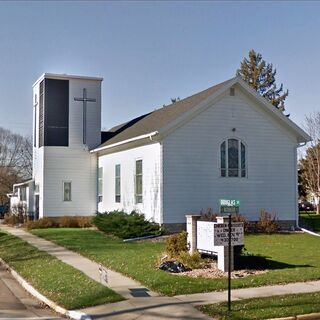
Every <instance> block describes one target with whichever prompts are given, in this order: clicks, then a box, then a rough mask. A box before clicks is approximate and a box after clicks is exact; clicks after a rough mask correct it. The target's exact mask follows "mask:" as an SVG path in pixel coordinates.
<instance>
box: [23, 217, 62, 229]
mask: <svg viewBox="0 0 320 320" xmlns="http://www.w3.org/2000/svg"><path fill="white" fill-rule="evenodd" d="M24 227H25V228H27V229H29V230H30V229H47V228H57V227H59V224H58V223H57V222H56V221H54V220H52V219H50V218H48V217H45V218H42V219H39V220H34V221H28V222H26V223H25V224H24Z"/></svg>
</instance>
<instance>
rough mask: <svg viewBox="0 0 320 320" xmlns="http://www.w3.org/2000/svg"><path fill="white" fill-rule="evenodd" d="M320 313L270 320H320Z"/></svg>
mask: <svg viewBox="0 0 320 320" xmlns="http://www.w3.org/2000/svg"><path fill="white" fill-rule="evenodd" d="M319 319H320V313H319V312H318V313H309V314H301V315H298V316H293V317H285V318H273V319H269V320H319Z"/></svg>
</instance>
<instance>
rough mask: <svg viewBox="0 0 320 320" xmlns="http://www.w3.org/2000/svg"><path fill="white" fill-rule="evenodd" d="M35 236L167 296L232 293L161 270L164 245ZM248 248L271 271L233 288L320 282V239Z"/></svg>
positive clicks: (220, 283)
mask: <svg viewBox="0 0 320 320" xmlns="http://www.w3.org/2000/svg"><path fill="white" fill-rule="evenodd" d="M32 233H33V234H35V235H38V236H41V237H44V238H46V239H48V240H52V241H53V242H56V243H57V244H59V245H62V246H64V247H67V248H69V249H71V250H73V251H76V252H78V253H80V254H82V255H84V256H86V257H88V258H90V259H92V260H94V261H96V262H99V263H102V264H104V265H105V266H107V267H109V268H111V269H113V270H115V271H118V272H121V273H123V274H126V275H128V276H130V277H132V278H134V279H136V280H138V281H140V282H141V283H143V284H144V285H146V286H147V287H149V288H150V289H152V290H155V291H157V292H159V293H162V294H165V295H178V294H190V293H197V292H208V291H218V290H224V289H227V280H226V279H205V278H198V279H195V278H190V277H186V276H178V275H173V274H169V273H166V272H164V271H161V270H158V269H157V267H156V260H157V257H159V256H160V255H161V253H162V252H163V251H164V244H163V243H159V242H158V243H152V242H147V241H143V242H129V243H124V242H122V240H117V239H112V238H111V237H108V236H106V235H104V234H102V233H101V232H98V231H94V230H88V229H62V228H61V229H38V230H33V231H32ZM245 244H246V248H247V250H248V251H250V252H253V253H255V254H260V255H263V256H266V257H267V259H268V264H269V268H270V269H269V271H268V272H267V273H266V274H261V275H256V276H249V277H246V278H241V279H234V280H232V286H233V288H244V287H257V286H263V285H270V284H279V283H288V282H297V281H308V280H316V279H320V256H319V254H318V252H319V246H320V238H317V237H313V236H310V235H307V234H275V235H250V236H246V237H245Z"/></svg>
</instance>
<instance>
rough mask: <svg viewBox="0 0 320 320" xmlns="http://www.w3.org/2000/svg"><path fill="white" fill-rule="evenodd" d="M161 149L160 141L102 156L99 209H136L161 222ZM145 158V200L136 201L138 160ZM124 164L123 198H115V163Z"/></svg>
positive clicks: (122, 172)
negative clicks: (135, 183) (136, 164)
mask: <svg viewBox="0 0 320 320" xmlns="http://www.w3.org/2000/svg"><path fill="white" fill-rule="evenodd" d="M160 150H161V146H160V144H159V143H155V144H151V145H146V146H142V147H137V148H133V149H130V150H125V151H121V152H117V153H113V154H109V155H103V156H100V157H99V160H98V162H99V165H98V166H99V167H103V201H102V202H100V203H99V205H98V209H99V212H104V211H111V210H117V209H119V210H121V209H123V210H125V211H126V212H131V211H132V210H137V211H138V212H141V213H143V214H145V217H146V218H147V219H152V220H154V221H155V222H158V223H161V222H162V221H161V215H160V211H161V209H160V204H161V202H160V199H161V195H160ZM138 159H142V161H143V169H142V170H143V178H142V179H143V183H142V184H143V203H141V204H135V194H134V179H135V161H136V160H138ZM117 164H120V165H121V202H120V203H116V202H115V165H117Z"/></svg>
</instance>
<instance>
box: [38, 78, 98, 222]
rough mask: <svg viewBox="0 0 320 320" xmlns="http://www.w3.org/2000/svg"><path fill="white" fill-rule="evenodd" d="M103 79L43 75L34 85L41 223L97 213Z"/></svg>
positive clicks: (39, 214)
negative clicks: (98, 151) (97, 164)
mask: <svg viewBox="0 0 320 320" xmlns="http://www.w3.org/2000/svg"><path fill="white" fill-rule="evenodd" d="M102 80H103V79H102V78H98V77H84V76H73V75H65V74H63V75H59V74H49V73H45V74H43V75H42V76H41V77H40V78H39V79H38V80H37V81H36V82H35V84H34V85H33V102H34V103H33V105H34V107H33V179H34V181H35V207H36V211H37V203H38V212H36V216H38V217H39V218H42V217H45V216H48V217H59V216H65V215H72V216H73V215H78V216H85V215H91V214H93V213H94V212H95V211H96V209H97V208H96V207H97V199H96V188H97V187H96V184H97V182H96V174H97V173H96V161H97V159H96V156H95V155H94V154H91V153H90V150H91V149H93V148H95V147H97V146H98V145H99V144H100V143H101V82H102Z"/></svg>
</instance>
